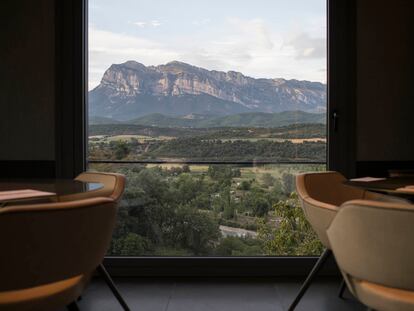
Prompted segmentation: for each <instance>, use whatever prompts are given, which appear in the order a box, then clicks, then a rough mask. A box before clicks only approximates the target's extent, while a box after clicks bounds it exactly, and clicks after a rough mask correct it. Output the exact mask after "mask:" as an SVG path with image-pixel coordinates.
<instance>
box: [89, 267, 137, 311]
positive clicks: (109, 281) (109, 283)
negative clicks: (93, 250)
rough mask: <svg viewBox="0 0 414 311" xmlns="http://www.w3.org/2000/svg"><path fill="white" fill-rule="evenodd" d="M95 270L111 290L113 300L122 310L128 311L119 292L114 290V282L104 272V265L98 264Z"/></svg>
mask: <svg viewBox="0 0 414 311" xmlns="http://www.w3.org/2000/svg"><path fill="white" fill-rule="evenodd" d="M96 269H97V271H98V272H99V274H100V275H102V277H103V278H104V280H105V282H106V284H107V285H108V287H109V288H110V289H111V291H112V293H113V294H114V296H115V298H116V299H117V300H118V302H119V304H120V305H121V306H122V308H123V309H124V310H125V311H130V309H129V307H128V305H127V304H126V302H125V300H124V298H122V296H121V294H120V292H119V291H118V289H117V288H116V286H115V283H114V281H113V280H112V278H111V276H110V275H109V273H108V271H106V269H105V267H104V265H103V264H100V265H99V266H98V267H97V268H96Z"/></svg>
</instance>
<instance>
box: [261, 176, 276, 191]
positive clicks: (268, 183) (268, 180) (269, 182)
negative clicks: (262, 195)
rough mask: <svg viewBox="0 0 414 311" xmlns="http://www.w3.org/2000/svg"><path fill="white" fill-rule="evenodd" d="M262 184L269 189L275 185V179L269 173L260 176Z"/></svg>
mask: <svg viewBox="0 0 414 311" xmlns="http://www.w3.org/2000/svg"><path fill="white" fill-rule="evenodd" d="M262 182H263V185H264V186H265V187H268V188H270V187H272V186H273V185H274V184H275V182H276V178H274V177H273V176H272V175H271V174H270V173H264V174H263V175H262Z"/></svg>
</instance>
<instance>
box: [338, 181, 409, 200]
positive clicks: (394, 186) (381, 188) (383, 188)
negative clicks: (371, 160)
mask: <svg viewBox="0 0 414 311" xmlns="http://www.w3.org/2000/svg"><path fill="white" fill-rule="evenodd" d="M344 184H346V185H348V186H352V187H357V188H362V189H365V190H369V191H374V192H381V193H388V194H393V195H401V196H407V197H414V178H413V177H394V178H384V179H380V180H372V181H358V180H352V179H351V180H347V181H345V182H344ZM403 188H405V189H403Z"/></svg>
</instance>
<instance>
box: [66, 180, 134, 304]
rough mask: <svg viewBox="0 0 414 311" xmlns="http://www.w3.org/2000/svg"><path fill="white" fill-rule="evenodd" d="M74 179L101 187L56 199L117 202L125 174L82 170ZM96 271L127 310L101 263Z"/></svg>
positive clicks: (123, 189)
mask: <svg viewBox="0 0 414 311" xmlns="http://www.w3.org/2000/svg"><path fill="white" fill-rule="evenodd" d="M75 180H79V181H83V182H90V183H101V184H102V185H103V187H102V188H99V189H96V190H92V191H87V192H83V193H78V194H72V195H66V196H60V197H59V198H58V201H60V202H68V201H73V200H80V199H85V198H95V197H108V198H111V199H113V200H115V201H116V202H119V201H120V200H121V198H122V194H123V193H124V191H125V184H126V179H125V176H124V175H121V174H117V173H102V172H84V173H81V174H79V175H78V176H77V177H76V178H75ZM97 271H98V272H99V273H100V274H101V276H102V277H103V279H104V280H105V282H106V284H107V285H108V287H109V288H110V290H111V291H112V293H113V294H114V296H115V298H116V299H117V300H118V302H119V303H120V305H121V306H122V308H123V309H124V310H129V307H128V305H127V303H126V302H125V300H124V298H123V297H122V295H121V293H120V292H119V290H118V288H117V287H116V285H115V283H114V281H113V280H112V278H111V276H110V275H109V273H108V271H107V270H106V268H105V266H104V265H103V264H102V263H100V264H99V265H98V267H97Z"/></svg>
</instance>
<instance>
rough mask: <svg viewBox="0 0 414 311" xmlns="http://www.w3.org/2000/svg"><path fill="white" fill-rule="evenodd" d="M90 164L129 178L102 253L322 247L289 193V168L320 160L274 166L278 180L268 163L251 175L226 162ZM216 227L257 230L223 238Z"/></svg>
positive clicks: (278, 251)
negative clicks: (205, 164)
mask: <svg viewBox="0 0 414 311" xmlns="http://www.w3.org/2000/svg"><path fill="white" fill-rule="evenodd" d="M92 169H96V170H107V171H118V172H121V173H123V174H125V175H126V176H127V179H128V186H127V190H126V193H125V195H124V197H123V200H122V202H121V207H120V211H119V216H118V224H117V228H116V230H115V234H114V238H113V241H112V245H111V248H110V252H109V255H120V256H145V255H148V256H150V255H151V256H153V255H157V256H184V255H185V256H190V255H196V256H201V255H203V256H265V255H278V256H280V255H318V254H319V253H320V252H321V250H322V246H321V244H320V243H319V242H318V240H317V238H316V236H315V234H314V233H313V231H312V230H311V228H310V227H309V225H308V223H307V222H306V220H305V219H304V216H303V214H302V211H301V208H300V206H299V202H298V200H297V197H296V195H295V194H294V193H293V190H294V176H293V174H292V173H291V172H292V171H296V170H298V171H301V170H320V169H323V167H321V166H312V167H309V166H308V167H305V166H297V167H295V168H292V167H281V168H277V170H279V172H280V173H281V174H282V175H281V178H280V179H279V180H278V179H277V178H275V177H274V176H273V174H272V173H274V171H275V168H267V169H265V170H267V171H268V173H264V174H260V176H261V177H260V180H257V179H255V178H254V176H253V178H249V179H248V178H243V177H244V176H243V175H244V173H242V172H241V169H240V168H238V167H235V166H228V165H225V166H223V165H210V166H208V168H206V170H204V171H203V172H201V173H200V172H199V171H197V169H196V168H195V169H194V171H193V168H192V167H189V166H187V165H184V166H182V167H171V168H165V167H164V168H163V167H160V166H155V167H147V166H145V165H111V164H107V165H103V164H94V165H93V166H92ZM244 169H246V168H244ZM247 169H250V168H247ZM242 170H243V169H242ZM222 225H223V226H230V227H234V228H243V229H246V230H249V231H248V232H252V233H256V234H252V235H249V234H246V235H239V236H231V235H227V236H225V235H223V234H222V232H221V230H220V229H221V226H222Z"/></svg>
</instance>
